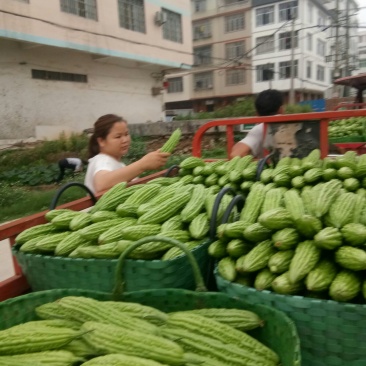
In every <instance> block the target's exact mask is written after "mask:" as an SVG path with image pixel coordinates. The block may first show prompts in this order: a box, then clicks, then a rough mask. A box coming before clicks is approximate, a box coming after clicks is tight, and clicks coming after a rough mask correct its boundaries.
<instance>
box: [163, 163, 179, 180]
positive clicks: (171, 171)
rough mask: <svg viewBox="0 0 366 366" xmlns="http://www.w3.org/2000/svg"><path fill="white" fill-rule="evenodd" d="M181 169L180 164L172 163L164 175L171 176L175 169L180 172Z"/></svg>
mask: <svg viewBox="0 0 366 366" xmlns="http://www.w3.org/2000/svg"><path fill="white" fill-rule="evenodd" d="M179 169H180V167H179V165H172V166H171V167H169V168H168V170H167V171H166V172H165V174H164V177H171V173H173V172H174V171H175V170H176V171H177V172H176V173H178V172H179Z"/></svg>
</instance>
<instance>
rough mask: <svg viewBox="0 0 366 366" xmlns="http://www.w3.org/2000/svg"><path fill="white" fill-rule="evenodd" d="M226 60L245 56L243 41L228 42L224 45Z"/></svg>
mask: <svg viewBox="0 0 366 366" xmlns="http://www.w3.org/2000/svg"><path fill="white" fill-rule="evenodd" d="M225 53H226V59H227V60H232V59H234V58H235V59H237V58H241V57H243V56H244V54H245V41H239V42H230V43H227V44H226V45H225Z"/></svg>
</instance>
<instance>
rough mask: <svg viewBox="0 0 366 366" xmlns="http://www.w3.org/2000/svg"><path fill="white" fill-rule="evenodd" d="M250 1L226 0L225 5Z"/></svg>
mask: <svg viewBox="0 0 366 366" xmlns="http://www.w3.org/2000/svg"><path fill="white" fill-rule="evenodd" d="M245 2H248V0H225V2H224V5H225V6H226V5H235V4H240V3H245Z"/></svg>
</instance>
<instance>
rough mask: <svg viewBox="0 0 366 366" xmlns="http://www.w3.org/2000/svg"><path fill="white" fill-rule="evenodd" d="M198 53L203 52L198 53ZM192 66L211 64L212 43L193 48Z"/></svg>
mask: <svg viewBox="0 0 366 366" xmlns="http://www.w3.org/2000/svg"><path fill="white" fill-rule="evenodd" d="M198 53H203V54H201V55H198ZM193 57H194V66H202V65H211V64H212V45H206V46H199V47H194V48H193Z"/></svg>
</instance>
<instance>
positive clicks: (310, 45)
mask: <svg viewBox="0 0 366 366" xmlns="http://www.w3.org/2000/svg"><path fill="white" fill-rule="evenodd" d="M306 39H307V47H308V51H312V50H313V35H312V34H311V33H308V34H307V36H306Z"/></svg>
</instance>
